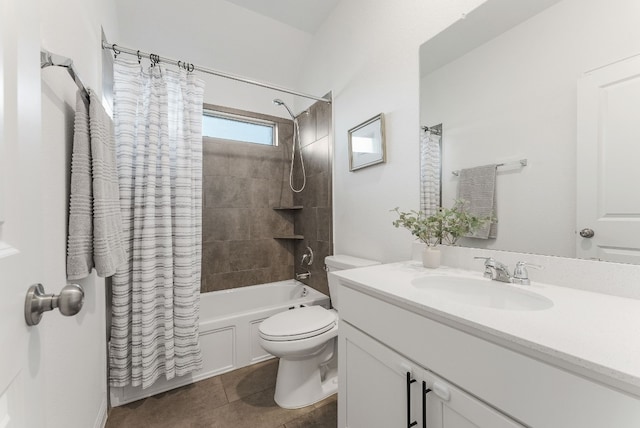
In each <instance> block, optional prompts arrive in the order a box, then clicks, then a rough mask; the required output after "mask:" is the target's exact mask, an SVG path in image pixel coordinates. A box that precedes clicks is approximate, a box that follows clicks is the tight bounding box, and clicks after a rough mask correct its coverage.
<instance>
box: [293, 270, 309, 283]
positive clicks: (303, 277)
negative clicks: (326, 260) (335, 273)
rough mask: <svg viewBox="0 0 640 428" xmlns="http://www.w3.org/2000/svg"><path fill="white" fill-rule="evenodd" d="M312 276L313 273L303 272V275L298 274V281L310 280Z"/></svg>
mask: <svg viewBox="0 0 640 428" xmlns="http://www.w3.org/2000/svg"><path fill="white" fill-rule="evenodd" d="M310 276H311V272H309V271H307V272H303V273H297V274H296V279H297V280H298V281H302V280H303V279H309V277H310Z"/></svg>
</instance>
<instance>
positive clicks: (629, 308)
mask: <svg viewBox="0 0 640 428" xmlns="http://www.w3.org/2000/svg"><path fill="white" fill-rule="evenodd" d="M333 274H335V275H337V276H338V277H339V278H340V279H341V281H342V283H343V285H345V286H347V287H350V288H354V289H356V290H359V291H362V292H364V293H367V294H369V295H373V296H374V297H378V298H380V299H382V300H385V301H388V302H389V303H392V304H395V305H397V306H400V307H404V308H406V309H409V310H411V311H413V312H415V313H418V314H420V315H423V316H425V317H428V318H431V319H434V320H436V321H439V322H443V323H445V324H447V325H449V326H451V327H454V328H458V329H461V330H463V331H466V332H468V333H471V334H474V335H476V336H479V337H482V338H483V339H487V340H489V341H492V342H495V343H497V344H499V345H502V346H505V347H508V348H510V349H513V350H515V351H518V352H521V353H524V354H526V355H529V356H532V357H534V358H537V359H539V360H542V361H545V362H548V363H550V364H552V365H555V366H557V367H561V368H564V369H566V370H569V371H573V372H575V373H577V374H580V375H582V376H585V377H588V378H591V379H593V380H595V381H598V382H600V383H604V384H607V385H609V386H611V387H614V388H617V389H620V390H623V391H626V392H629V393H632V394H634V395H636V396H640V300H636V299H630V298H623V297H617V296H610V295H605V294H600V293H594V292H589V291H582V290H576V289H572V288H567V287H559V286H554V285H549V284H543V283H539V282H535V281H532V282H531V285H526V286H523V285H514V284H506V283H501V282H497V281H490V280H489V279H485V278H483V277H482V273H481V272H470V271H466V270H461V269H455V268H449V267H440V268H438V269H426V268H424V267H422V264H421V263H420V262H415V261H410V262H400V263H392V264H385V265H378V266H372V267H368V268H360V269H352V270H344V271H338V272H333ZM443 274H444V275H454V276H466V277H473V278H478V279H481V280H486V281H487V282H489V283H491V284H492V285H500V286H504V287H515V288H518V289H521V290H526V291H528V292H533V293H536V294H539V295H541V296H544V297H546V298H548V299H550V300H552V301H553V307H551V308H548V309H544V310H534V311H521V310H505V309H494V308H488V307H482V306H475V305H467V304H463V303H458V302H456V301H453V300H450V299H447V298H438V297H437V296H434V295H433V293H428V294H427V293H425V292H424V291H422V290H420V289H419V288H417V287H415V286H413V285H412V284H411V281H412V280H414V279H416V278H420V277H426V276H436V275H443ZM434 280H435V278H434Z"/></svg>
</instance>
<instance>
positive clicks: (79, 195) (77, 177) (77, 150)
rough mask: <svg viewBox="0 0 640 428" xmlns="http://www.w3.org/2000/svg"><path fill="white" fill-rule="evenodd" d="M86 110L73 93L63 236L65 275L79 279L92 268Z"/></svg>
mask: <svg viewBox="0 0 640 428" xmlns="http://www.w3.org/2000/svg"><path fill="white" fill-rule="evenodd" d="M91 186H92V182H91V145H90V141H89V111H88V109H87V106H86V104H85V102H84V101H83V99H82V96H81V95H80V92H78V93H77V94H76V116H75V121H74V126H73V152H72V154H71V197H70V199H69V232H68V233H69V236H68V238H67V278H69V279H81V278H84V277H86V276H87V275H89V273H90V272H91V269H92V268H93V204H92V201H91V199H92V197H93V192H92V187H91Z"/></svg>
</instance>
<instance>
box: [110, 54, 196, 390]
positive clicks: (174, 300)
mask: <svg viewBox="0 0 640 428" xmlns="http://www.w3.org/2000/svg"><path fill="white" fill-rule="evenodd" d="M203 93H204V82H203V81H202V80H200V79H198V78H196V77H195V76H194V75H192V74H190V73H187V72H186V71H184V70H180V71H179V72H178V71H173V70H168V69H166V68H163V67H161V66H160V65H155V66H154V67H149V68H148V69H146V70H144V69H143V67H142V66H141V65H140V64H139V63H138V62H137V61H135V62H130V61H128V60H125V59H122V58H116V60H115V64H114V122H115V133H116V144H117V161H118V180H119V187H120V208H121V211H122V217H123V223H124V226H123V230H124V236H125V248H126V250H127V261H128V263H125V264H124V265H123V266H122V267H121V268H119V269H118V270H117V272H116V274H115V276H114V277H113V300H112V328H111V341H110V351H109V354H110V355H109V362H110V368H109V381H110V384H111V385H112V386H125V385H128V384H130V385H132V386H142V387H143V388H146V387H148V386H150V385H152V384H153V383H154V382H155V381H156V380H157V379H158V378H160V377H161V376H164V377H165V378H166V379H171V378H173V377H174V376H181V375H184V374H187V373H190V372H192V371H194V370H198V369H200V368H201V367H202V355H201V351H200V346H199V340H198V323H199V320H198V318H199V306H200V303H199V302H200V263H201V262H200V258H201V252H202V245H201V237H202V222H201V208H202V102H203Z"/></svg>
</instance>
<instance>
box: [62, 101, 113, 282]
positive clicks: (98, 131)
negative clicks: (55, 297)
mask: <svg viewBox="0 0 640 428" xmlns="http://www.w3.org/2000/svg"><path fill="white" fill-rule="evenodd" d="M124 261H125V252H124V246H123V241H122V217H121V214H120V196H119V191H118V172H117V168H116V154H115V139H114V134H113V122H112V121H111V118H110V117H109V116H108V115H107V113H106V111H105V110H104V108H103V107H102V104H101V102H100V99H99V98H98V97H97V96H96V95H95V94H94V93H93V91H90V103H89V111H88V112H87V107H86V104H85V102H84V101H83V100H82V97H81V96H80V94H79V93H78V95H77V96H76V117H75V124H74V138H73V154H72V160H71V199H70V204H69V237H68V245H67V277H68V278H69V279H81V278H84V277H86V276H88V275H89V274H90V273H91V269H92V268H93V267H95V268H96V271H97V274H98V276H102V277H107V276H111V275H113V274H114V273H115V272H116V268H117V267H118V266H119V265H121V264H122V263H123V262H124Z"/></svg>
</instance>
